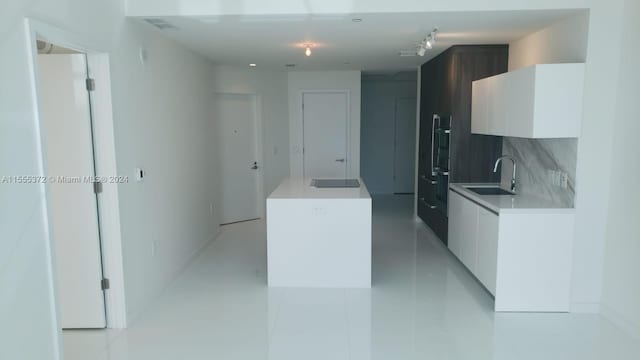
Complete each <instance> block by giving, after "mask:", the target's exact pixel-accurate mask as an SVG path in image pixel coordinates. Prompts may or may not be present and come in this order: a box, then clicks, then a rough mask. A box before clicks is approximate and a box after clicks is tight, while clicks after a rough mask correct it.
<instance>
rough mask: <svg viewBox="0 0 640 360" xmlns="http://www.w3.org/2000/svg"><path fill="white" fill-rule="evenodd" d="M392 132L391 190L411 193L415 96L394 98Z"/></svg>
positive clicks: (413, 179)
mask: <svg viewBox="0 0 640 360" xmlns="http://www.w3.org/2000/svg"><path fill="white" fill-rule="evenodd" d="M395 102H396V103H395V112H394V132H393V136H394V138H393V158H394V159H393V192H394V194H413V192H414V184H415V176H414V175H415V161H414V160H415V159H414V158H415V153H416V102H417V98H415V97H406V98H396V100H395Z"/></svg>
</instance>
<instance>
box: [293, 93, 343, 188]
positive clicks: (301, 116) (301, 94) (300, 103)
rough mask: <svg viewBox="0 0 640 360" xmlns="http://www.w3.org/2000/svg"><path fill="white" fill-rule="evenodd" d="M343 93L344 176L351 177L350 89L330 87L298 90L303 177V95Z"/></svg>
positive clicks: (303, 173) (302, 169)
mask: <svg viewBox="0 0 640 360" xmlns="http://www.w3.org/2000/svg"><path fill="white" fill-rule="evenodd" d="M335 93H339V94H345V95H346V97H347V108H346V109H345V115H346V122H345V137H346V146H345V152H346V154H345V161H346V164H345V166H346V169H345V170H346V172H345V174H346V177H347V178H349V177H352V171H351V160H352V159H351V91H350V90H348V89H339V90H331V89H321V90H316V89H314V90H300V97H299V100H300V102H299V106H300V121H301V125H302V142H301V144H302V163H301V165H302V168H301V169H300V170H301V171H300V173H301V174H302V177H303V178H305V177H306V175H305V171H304V163H305V155H304V95H305V94H335Z"/></svg>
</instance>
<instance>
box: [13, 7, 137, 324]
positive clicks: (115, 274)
mask: <svg viewBox="0 0 640 360" xmlns="http://www.w3.org/2000/svg"><path fill="white" fill-rule="evenodd" d="M25 26H26V28H27V37H26V38H25V41H26V42H27V48H28V49H29V52H30V53H29V58H30V64H29V67H30V68H31V70H32V71H31V74H30V77H31V79H30V80H31V85H32V88H33V89H34V94H33V95H34V99H35V102H34V103H33V107H34V113H35V116H36V121H37V131H38V133H39V134H38V136H39V138H40V140H39V148H40V166H41V169H40V170H41V172H42V174H46V168H47V160H46V153H45V150H44V149H45V147H44V144H45V139H44V137H45V134H44V130H43V129H44V127H43V122H42V114H41V110H40V105H39V98H40V95H39V93H40V84H39V82H40V75H39V68H38V61H37V56H38V50H37V45H36V40H37V39H39V38H41V39H45V40H46V41H49V42H51V43H53V44H56V45H60V46H64V47H66V48H70V49H73V50H77V51H79V52H82V53H84V54H86V57H87V66H88V76H90V77H91V78H93V79H96V82H95V90H94V91H92V93H91V96H90V106H91V115H90V116H91V121H92V127H93V134H92V135H93V146H94V164H95V173H96V175H97V176H109V175H117V174H118V169H117V166H116V149H115V138H114V127H113V112H112V111H113V108H112V101H111V73H110V65H109V54H108V50H106V48H103V49H100V48H95V47H94V42H92V41H91V40H90V39H87V38H85V37H84V36H83V35H80V34H74V33H70V32H68V31H66V30H62V29H59V28H56V27H54V26H51V25H48V24H46V23H43V22H40V21H38V20H34V19H26V20H25ZM44 191H45V198H46V202H47V204H46V206H45V216H46V219H45V221H46V223H47V238H48V239H47V240H48V244H47V258H48V267H49V283H50V284H51V288H50V289H49V291H50V292H51V293H52V294H53V295H54V296H53V298H54V302H55V303H56V304H57V300H56V299H57V296H56V295H57V294H56V293H57V289H56V288H55V286H54V284H55V282H56V270H55V267H54V263H55V256H54V251H53V246H54V244H53V240H52V238H51V221H50V219H49V211H50V208H49V198H50V195H49V187H48V186H46V184H45V186H44ZM97 199H98V209H97V213H98V214H97V216H98V222H99V231H100V248H101V253H102V254H101V255H102V272H103V277H104V278H108V279H109V281H110V288H109V290H108V291H105V292H104V298H105V319H106V324H107V328H111V329H122V328H126V327H127V315H126V303H125V286H124V266H123V257H122V237H121V231H120V206H119V200H118V184H115V183H112V184H110V183H104V184H103V191H102V193H101V194H99V195H98V196H97ZM56 306H57V305H56ZM52 311H53V316H54V320H55V323H56V326H57V327H58V329H57V330H58V331H61V328H60V322H59V319H58V318H59V316H58V312H57V309H52Z"/></svg>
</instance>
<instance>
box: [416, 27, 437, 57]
mask: <svg viewBox="0 0 640 360" xmlns="http://www.w3.org/2000/svg"><path fill="white" fill-rule="evenodd" d="M437 33H438V28H437V27H436V28H434V29H433V31H431V32H430V33H429V34H428V35H427V37H425V38H424V40H422V41H421V42H420V45H418V50H416V53H417V54H418V56H424V54H425V53H426V52H427V50H428V49H432V48H433V45H434V44H435V43H436V35H437Z"/></svg>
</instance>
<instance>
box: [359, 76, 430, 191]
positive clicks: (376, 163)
mask: <svg viewBox="0 0 640 360" xmlns="http://www.w3.org/2000/svg"><path fill="white" fill-rule="evenodd" d="M361 85H362V86H361V88H362V121H361V128H360V154H361V158H360V164H361V166H360V168H361V175H362V178H363V180H364V181H365V183H366V184H367V188H368V189H369V192H371V193H372V194H413V193H414V192H415V181H416V180H415V159H416V151H415V149H416V109H417V105H418V104H417V102H418V100H417V98H418V97H417V90H418V89H417V85H418V82H417V72H416V71H399V72H398V71H393V72H379V73H378V72H376V73H365V74H363V75H362V83H361Z"/></svg>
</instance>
